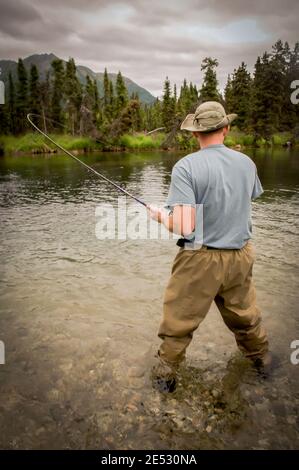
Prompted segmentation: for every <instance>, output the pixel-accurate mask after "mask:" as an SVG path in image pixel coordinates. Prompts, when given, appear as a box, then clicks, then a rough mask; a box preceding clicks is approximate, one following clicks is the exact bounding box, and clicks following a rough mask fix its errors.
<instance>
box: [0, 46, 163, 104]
mask: <svg viewBox="0 0 299 470" xmlns="http://www.w3.org/2000/svg"><path fill="white" fill-rule="evenodd" d="M54 59H57V56H55V55H54V54H34V55H31V56H28V57H26V58H25V59H23V62H24V65H25V67H26V69H27V70H28V71H29V69H30V66H31V65H32V64H35V65H36V66H37V68H38V71H39V75H40V79H41V80H44V79H45V77H46V74H47V72H48V71H49V70H50V69H51V62H52V61H53V60H54ZM63 62H64V63H66V61H63ZM0 71H1V74H0V80H3V81H4V83H6V82H7V81H8V74H9V72H11V73H12V75H13V77H14V78H15V77H16V74H17V62H15V61H14V60H0ZM86 75H89V76H90V78H91V79H95V80H96V81H97V85H98V90H99V94H100V96H103V77H104V73H102V72H93V71H92V70H91V69H89V68H88V67H84V66H83V65H77V76H78V79H79V80H80V82H81V83H82V84H85V83H86ZM108 75H109V78H110V80H112V82H113V84H114V83H115V82H116V76H117V74H116V73H108ZM123 78H124V81H125V84H126V87H127V90H128V93H129V96H131V95H132V93H138V95H139V99H140V101H141V102H142V103H146V104H152V103H154V101H155V100H156V98H155V97H154V96H153V95H152V94H151V93H150V92H149V91H147V90H146V89H145V88H142V87H141V86H139V85H137V83H135V82H133V81H132V80H131V79H130V78H127V77H123Z"/></svg>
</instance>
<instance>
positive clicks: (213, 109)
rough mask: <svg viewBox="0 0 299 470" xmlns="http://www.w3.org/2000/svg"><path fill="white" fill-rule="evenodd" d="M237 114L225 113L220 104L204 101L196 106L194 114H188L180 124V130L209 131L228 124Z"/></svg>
mask: <svg viewBox="0 0 299 470" xmlns="http://www.w3.org/2000/svg"><path fill="white" fill-rule="evenodd" d="M237 116H238V115H237V114H226V112H225V109H224V107H223V106H222V104H220V103H218V102H217V101H206V102H205V103H202V104H200V105H199V106H198V108H197V109H196V111H195V113H194V114H188V116H187V117H186V118H185V119H184V121H183V122H182V124H181V130H186V131H191V132H210V131H216V130H217V129H221V127H225V126H228V125H229V124H231V123H232V122H233V120H234V119H236V117H237Z"/></svg>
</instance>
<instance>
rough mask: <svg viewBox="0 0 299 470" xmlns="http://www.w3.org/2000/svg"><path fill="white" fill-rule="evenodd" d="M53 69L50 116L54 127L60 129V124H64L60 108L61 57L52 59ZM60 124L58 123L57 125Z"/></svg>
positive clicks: (62, 93) (61, 84) (61, 96)
mask: <svg viewBox="0 0 299 470" xmlns="http://www.w3.org/2000/svg"><path fill="white" fill-rule="evenodd" d="M51 66H52V70H53V87H52V96H51V118H52V119H53V121H55V122H54V123H53V125H54V128H55V129H57V130H58V131H61V129H62V127H61V126H62V125H63V124H64V115H63V109H62V100H63V95H64V80H65V73H64V66H63V62H62V60H61V59H54V60H53V62H52V64H51ZM59 124H60V125H59Z"/></svg>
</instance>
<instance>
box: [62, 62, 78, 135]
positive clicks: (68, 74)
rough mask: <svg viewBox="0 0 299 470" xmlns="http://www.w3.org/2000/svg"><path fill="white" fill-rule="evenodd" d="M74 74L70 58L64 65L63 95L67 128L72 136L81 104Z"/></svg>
mask: <svg viewBox="0 0 299 470" xmlns="http://www.w3.org/2000/svg"><path fill="white" fill-rule="evenodd" d="M76 72H77V71H76V65H75V61H74V59H72V58H70V59H69V60H68V62H67V64H66V70H65V82H64V93H65V99H66V111H67V114H68V127H69V129H70V130H71V132H72V134H73V135H74V134H75V133H76V132H77V131H78V124H79V112H80V106H81V102H82V87H81V84H80V82H79V80H78V78H77V73H76Z"/></svg>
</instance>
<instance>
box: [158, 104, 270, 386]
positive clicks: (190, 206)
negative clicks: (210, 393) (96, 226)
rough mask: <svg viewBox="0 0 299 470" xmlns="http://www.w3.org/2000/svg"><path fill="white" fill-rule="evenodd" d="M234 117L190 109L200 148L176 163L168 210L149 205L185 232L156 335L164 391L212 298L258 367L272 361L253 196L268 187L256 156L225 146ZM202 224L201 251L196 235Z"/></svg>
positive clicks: (219, 109)
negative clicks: (259, 295) (260, 296)
mask: <svg viewBox="0 0 299 470" xmlns="http://www.w3.org/2000/svg"><path fill="white" fill-rule="evenodd" d="M236 117H237V115H236V114H229V115H226V112H225V110H224V108H223V106H222V105H221V104H220V103H217V102H215V101H208V102H205V103H203V104H201V105H200V106H199V107H198V108H197V109H196V112H195V114H188V116H187V117H186V118H185V120H184V121H183V123H182V125H181V129H182V130H186V131H190V132H192V133H193V136H194V137H195V138H196V140H197V142H198V144H199V147H200V150H199V151H197V152H195V153H192V154H190V155H187V156H186V157H184V158H182V159H181V160H179V161H178V162H177V163H176V164H175V166H174V167H173V171H172V176H171V185H170V190H169V195H168V199H167V206H166V207H167V210H166V209H162V208H156V207H154V206H149V212H150V216H151V217H152V218H153V219H154V220H156V221H158V222H159V223H162V224H164V225H165V227H166V228H167V229H168V230H170V231H172V232H175V233H178V234H180V235H182V236H183V237H184V238H182V239H180V240H179V241H178V245H179V246H180V250H179V252H178V254H177V256H176V258H175V260H174V263H173V267H172V273H171V277H170V280H169V283H168V285H167V288H166V292H165V297H164V306H163V319H162V322H161V324H160V328H159V333H158V335H159V337H160V338H161V339H162V344H161V346H160V349H159V351H158V359H159V360H158V365H157V366H156V367H155V368H154V371H153V374H154V380H155V383H156V385H157V386H158V387H159V388H160V389H162V390H164V391H169V392H171V391H173V390H174V389H175V385H176V380H175V377H176V371H177V368H178V366H179V364H180V363H181V362H182V361H183V360H184V358H185V352H186V349H187V347H188V345H189V344H190V342H191V340H192V336H193V332H194V331H195V330H196V329H197V328H198V326H199V324H200V323H201V322H202V321H203V319H204V318H205V316H206V315H207V313H208V311H209V309H210V306H211V304H212V302H213V301H215V303H216V305H217V307H218V309H219V311H220V313H221V315H222V318H223V320H224V322H225V324H226V325H227V326H228V328H229V329H230V330H231V331H232V332H233V333H234V335H235V338H236V342H237V345H238V347H239V349H240V350H241V351H242V353H243V354H244V355H245V356H246V357H247V358H248V359H250V360H251V361H252V363H253V365H254V366H256V367H257V368H259V369H265V368H267V367H269V366H270V363H271V354H270V353H269V352H268V340H267V334H266V331H265V329H264V327H263V325H262V320H261V314H260V310H259V309H258V307H257V305H256V293H255V288H254V285H253V280H252V268H253V263H254V259H255V254H254V248H253V246H252V243H251V242H250V238H251V236H252V228H251V200H252V199H255V198H257V197H258V196H260V195H261V194H262V193H263V189H262V186H261V183H260V180H259V178H258V175H257V170H256V166H255V164H254V163H253V161H252V160H251V159H250V158H249V157H247V156H246V155H244V154H243V153H240V152H237V151H235V150H231V149H229V148H228V147H226V146H225V145H224V143H223V142H224V138H225V136H226V135H227V133H228V132H229V126H230V124H231V123H232V122H233V120H234V119H235V118H236ZM199 205H201V206H199ZM198 207H202V208H203V210H202V224H199V221H198V220H197V217H196V216H197V214H198ZM201 227H202V228H201ZM199 229H200V230H202V234H201V238H202V246H201V247H200V248H198V246H197V245H196V239H195V238H196V233H198V230H199Z"/></svg>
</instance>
